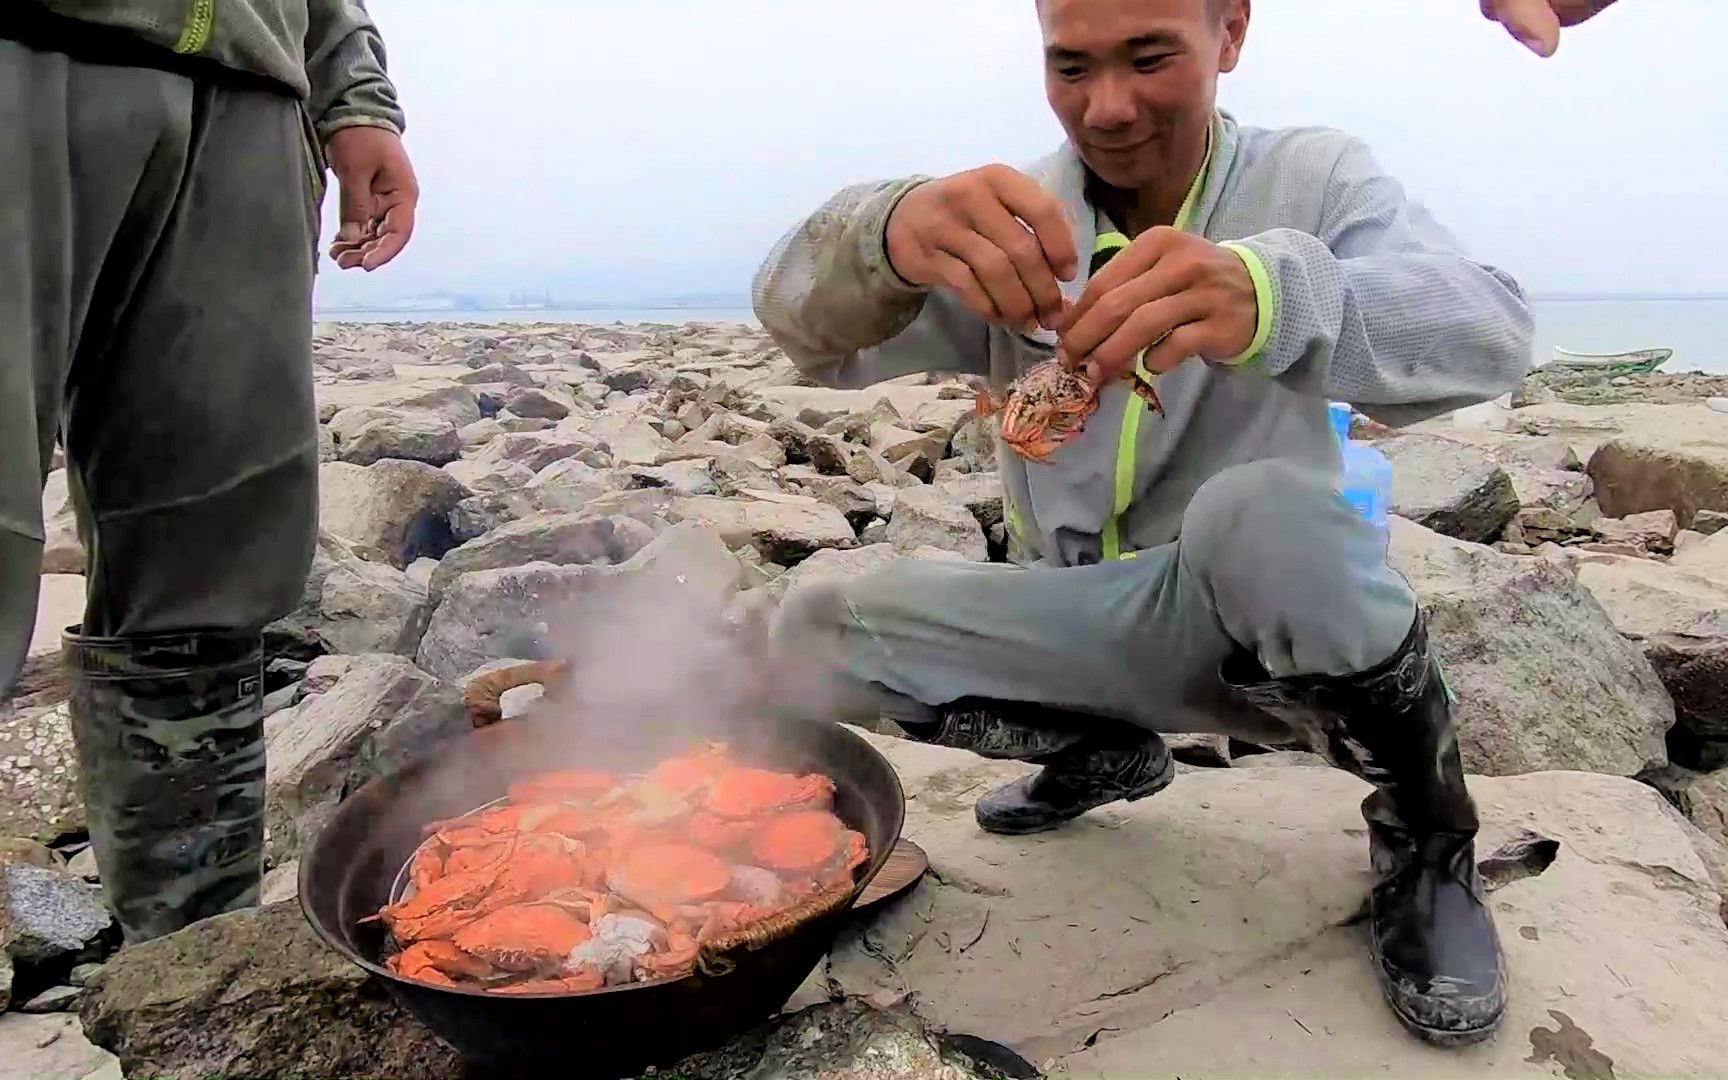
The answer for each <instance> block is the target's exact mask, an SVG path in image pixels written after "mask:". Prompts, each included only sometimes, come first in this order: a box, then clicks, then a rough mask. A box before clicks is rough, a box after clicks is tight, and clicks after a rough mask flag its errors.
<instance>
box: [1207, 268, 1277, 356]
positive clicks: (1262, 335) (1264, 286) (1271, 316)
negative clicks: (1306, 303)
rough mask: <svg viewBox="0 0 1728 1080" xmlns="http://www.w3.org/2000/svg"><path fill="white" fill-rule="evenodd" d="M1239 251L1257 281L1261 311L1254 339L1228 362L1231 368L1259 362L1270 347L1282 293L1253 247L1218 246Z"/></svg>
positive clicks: (1255, 295) (1249, 271)
mask: <svg viewBox="0 0 1728 1080" xmlns="http://www.w3.org/2000/svg"><path fill="white" fill-rule="evenodd" d="M1218 246H1219V247H1222V248H1226V249H1228V250H1230V251H1233V252H1235V254H1236V257H1237V258H1239V259H1241V260H1242V265H1243V266H1244V267H1246V268H1247V270H1248V277H1249V278H1251V279H1252V280H1253V282H1254V303H1255V306H1256V307H1257V308H1258V309H1259V314H1258V316H1257V317H1256V319H1255V323H1254V340H1253V341H1252V342H1250V343H1249V345H1248V348H1247V349H1246V350H1245V351H1244V352H1243V353H1242V355H1240V356H1237V357H1234V358H1233V359H1231V360H1228V361H1226V363H1227V364H1229V365H1230V366H1231V367H1247V366H1252V365H1255V364H1257V363H1258V361H1259V360H1260V359H1261V356H1262V354H1263V353H1264V352H1265V350H1266V343H1267V342H1268V341H1271V340H1272V328H1273V325H1274V324H1275V323H1276V322H1277V315H1278V311H1277V308H1278V294H1277V293H1276V292H1274V291H1273V289H1272V275H1271V274H1269V273H1268V272H1267V271H1266V264H1265V262H1263V261H1262V260H1261V258H1260V256H1259V255H1258V254H1256V253H1255V251H1254V249H1253V248H1250V247H1248V246H1246V245H1244V244H1237V243H1224V244H1220V245H1218Z"/></svg>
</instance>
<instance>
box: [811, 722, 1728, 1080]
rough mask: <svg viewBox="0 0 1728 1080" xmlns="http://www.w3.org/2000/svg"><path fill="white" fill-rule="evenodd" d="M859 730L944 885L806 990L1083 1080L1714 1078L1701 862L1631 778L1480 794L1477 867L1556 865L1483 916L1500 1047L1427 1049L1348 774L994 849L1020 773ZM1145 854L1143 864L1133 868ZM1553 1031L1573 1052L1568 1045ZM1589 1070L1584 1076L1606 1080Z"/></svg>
mask: <svg viewBox="0 0 1728 1080" xmlns="http://www.w3.org/2000/svg"><path fill="white" fill-rule="evenodd" d="M865 737H866V738H867V739H869V740H870V741H871V743H872V744H873V745H875V746H877V747H878V748H879V749H880V750H881V751H882V752H883V753H884V754H885V755H887V756H888V758H889V760H890V761H891V762H892V763H893V765H894V767H895V771H896V772H897V773H898V775H899V777H900V781H901V783H902V785H903V786H904V787H905V789H906V794H907V802H906V815H907V818H906V828H905V832H906V835H908V836H910V837H913V838H915V839H916V840H917V842H918V844H919V845H920V846H921V847H923V848H924V850H925V851H926V852H927V853H928V855H929V858H930V862H931V866H932V871H933V872H932V873H931V874H929V875H926V877H925V878H924V879H923V881H922V882H920V883H919V884H918V885H917V886H916V887H915V889H914V891H913V892H911V893H910V894H909V895H907V896H906V897H905V898H904V899H902V900H898V901H895V902H893V903H890V904H887V905H884V907H883V909H882V911H881V912H880V914H878V915H876V916H874V917H872V918H870V919H867V920H859V921H858V922H857V923H855V924H854V925H853V926H852V927H851V928H850V929H849V930H848V931H846V932H845V933H844V934H843V935H842V937H841V939H840V940H839V942H838V943H837V944H836V947H835V949H834V950H833V952H832V955H831V960H830V962H829V963H828V964H827V965H826V966H825V967H824V968H823V969H822V970H819V971H818V972H816V973H815V974H814V976H813V977H812V979H811V980H810V982H809V983H807V984H806V990H805V991H803V992H801V996H802V994H803V993H805V992H814V993H815V994H817V995H822V994H825V993H827V992H828V990H829V988H830V987H832V988H833V989H834V990H835V991H836V992H840V993H847V994H853V995H859V996H868V995H872V994H883V995H888V996H897V995H902V994H905V993H906V992H907V991H909V990H910V991H915V992H916V994H917V998H916V1000H917V1003H918V1013H919V1016H920V1018H921V1019H922V1020H924V1021H925V1022H927V1023H929V1024H930V1025H932V1026H933V1027H934V1028H936V1029H938V1030H948V1031H962V1032H968V1033H971V1034H974V1035H977V1036H980V1037H983V1038H987V1039H994V1040H997V1041H1000V1042H1003V1043H1006V1044H1008V1045H1009V1046H1010V1047H1011V1048H1012V1049H1014V1050H1015V1051H1017V1052H1018V1053H1019V1054H1020V1055H1022V1056H1023V1057H1024V1058H1026V1059H1027V1060H1029V1061H1033V1062H1038V1063H1041V1064H1043V1066H1044V1068H1045V1071H1047V1072H1049V1073H1051V1074H1052V1075H1062V1076H1066V1077H1085V1078H1088V1080H1106V1078H1107V1080H1120V1078H1126V1077H1154V1076H1157V1077H1171V1076H1195V1077H1200V1076H1218V1077H1224V1076H1243V1077H1247V1076H1254V1077H1260V1076H1293V1075H1302V1076H1367V1075H1376V1076H1411V1077H1414V1076H1421V1077H1446V1078H1449V1080H1466V1078H1470V1080H1474V1078H1479V1077H1486V1076H1525V1075H1535V1076H1542V1075H1547V1073H1549V1072H1552V1073H1554V1074H1555V1075H1558V1074H1559V1073H1560V1072H1561V1071H1562V1066H1561V1065H1559V1064H1555V1063H1554V1062H1552V1061H1551V1060H1550V1054H1548V1053H1545V1052H1544V1050H1543V1048H1544V1047H1547V1048H1549V1049H1550V1050H1557V1051H1558V1052H1560V1053H1561V1055H1562V1058H1563V1060H1564V1061H1567V1062H1573V1063H1587V1062H1590V1061H1595V1060H1598V1059H1596V1058H1593V1057H1591V1056H1590V1053H1591V1051H1592V1050H1593V1051H1594V1053H1596V1054H1599V1055H1601V1056H1602V1057H1603V1058H1607V1059H1611V1060H1612V1061H1613V1069H1614V1070H1615V1075H1618V1076H1675V1075H1706V1074H1712V1073H1714V1072H1715V1071H1717V1070H1716V1063H1717V1062H1721V1061H1728V1027H1724V1025H1723V1024H1722V1023H1721V1007H1720V1004H1719V1001H1720V996H1721V995H1720V990H1719V989H1717V988H1718V987H1719V986H1720V983H1721V972H1722V971H1723V970H1728V926H1725V925H1724V923H1723V920H1722V915H1721V913H1720V910H1719V909H1720V905H1721V902H1722V897H1721V894H1720V891H1719V888H1718V886H1717V885H1716V884H1715V882H1714V881H1713V880H1712V877H1711V871H1710V867H1709V864H1708V863H1707V862H1706V851H1707V849H1711V848H1714V845H1711V844H1710V843H1709V841H1708V840H1707V839H1706V838H1705V837H1703V836H1702V835H1701V834H1700V833H1699V832H1698V830H1697V829H1696V828H1694V827H1693V826H1691V825H1690V824H1689V823H1687V822H1686V821H1685V820H1684V819H1683V818H1682V817H1681V816H1680V815H1679V814H1677V813H1675V812H1674V811H1673V810H1672V808H1670V807H1668V806H1667V805H1666V804H1665V803H1664V802H1663V800H1662V798H1661V797H1660V796H1659V795H1657V794H1656V793H1655V792H1654V791H1651V790H1650V789H1649V788H1647V787H1645V786H1644V785H1642V784H1639V783H1636V782H1634V781H1632V780H1627V779H1622V778H1618V777H1609V776H1594V775H1588V774H1582V773H1572V772H1562V773H1543V774H1538V775H1529V776H1518V777H1504V778H1476V777H1473V778H1471V780H1470V787H1471V791H1472V793H1473V794H1474V795H1475V797H1476V800H1477V804H1478V806H1479V807H1480V809H1481V813H1482V817H1483V830H1482V835H1481V836H1480V838H1479V840H1478V843H1477V854H1478V858H1481V859H1486V858H1488V857H1489V856H1490V855H1491V854H1493V853H1494V852H1495V851H1496V850H1497V849H1499V848H1500V847H1501V846H1502V845H1504V844H1506V843H1507V842H1508V841H1511V840H1514V839H1516V838H1518V837H1519V836H1520V835H1521V834H1523V833H1524V832H1525V831H1526V830H1528V831H1529V832H1533V833H1535V834H1537V835H1539V836H1541V837H1544V838H1548V839H1551V840H1553V841H1555V842H1556V843H1557V845H1558V850H1557V854H1556V857H1555V858H1554V860H1553V862H1552V863H1551V864H1549V865H1547V867H1546V868H1545V869H1541V870H1540V872H1539V873H1536V874H1534V875H1533V876H1528V877H1524V878H1522V879H1513V880H1509V881H1505V883H1497V884H1496V886H1495V887H1494V888H1493V891H1492V892H1491V893H1490V894H1489V897H1488V903H1489V904H1490V906H1491V908H1492V911H1493V914H1494V917H1495V919H1496V921H1497V923H1498V925H1499V927H1500V934H1501V939H1502V942H1503V946H1504V948H1505V950H1506V966H1507V972H1508V977H1509V979H1510V983H1509V986H1508V991H1507V997H1508V1001H1509V1011H1508V1015H1507V1017H1506V1021H1505V1030H1504V1033H1503V1034H1502V1035H1501V1036H1500V1037H1499V1038H1498V1039H1495V1040H1492V1041H1489V1042H1486V1043H1483V1044H1480V1045H1477V1046H1473V1047H1468V1048H1462V1049H1454V1050H1446V1051H1438V1050H1434V1049H1432V1048H1429V1047H1426V1046H1424V1045H1423V1044H1422V1043H1420V1042H1418V1041H1417V1040H1415V1039H1413V1038H1411V1037H1410V1035H1409V1034H1408V1033H1407V1032H1406V1031H1405V1030H1404V1029H1403V1028H1402V1027H1401V1026H1400V1025H1399V1023H1398V1021H1397V1020H1396V1019H1395V1017H1394V1016H1393V1014H1392V1012H1391V1010H1390V1009H1388V1008H1387V1006H1386V1004H1385V1001H1384V999H1383V997H1382V995H1381V994H1380V992H1379V990H1378V988H1377V987H1376V985H1375V982H1374V973H1373V966H1372V964H1371V963H1370V962H1369V958H1368V955H1367V946H1366V942H1365V939H1364V937H1363V935H1362V930H1361V927H1360V925H1359V923H1358V913H1359V912H1360V911H1361V910H1362V908H1363V906H1364V904H1365V902H1366V899H1367V895H1368V890H1369V867H1368V857H1367V856H1368V853H1367V843H1366V841H1365V839H1364V837H1363V824H1362V818H1361V813H1360V809H1359V804H1360V801H1361V798H1362V796H1363V795H1364V794H1365V793H1366V792H1367V791H1368V786H1367V785H1366V784H1364V783H1362V782H1361V781H1359V780H1357V779H1356V778H1355V777H1352V776H1349V775H1348V774H1345V773H1343V772H1341V771H1339V770H1335V769H1303V770H1299V771H1297V772H1290V771H1287V770H1284V769H1258V768H1247V769H1205V770H1199V771H1194V772H1189V773H1185V774H1184V775H1182V776H1179V777H1178V778H1177V780H1176V783H1175V784H1173V785H1172V786H1171V787H1170V789H1169V790H1167V791H1165V792H1164V793H1163V794H1161V795H1159V796H1158V798H1156V799H1149V800H1145V801H1143V802H1137V803H1126V804H1117V805H1114V806H1111V807H1109V808H1106V809H1102V810H1098V811H1094V812H1093V813H1092V814H1089V815H1087V816H1086V817H1084V818H1082V819H1080V820H1079V821H1077V822H1075V823H1074V824H1073V825H1072V826H1070V827H1068V828H1065V829H1063V830H1061V831H1060V832H1058V833H1051V834H1048V835H1045V836H1040V837H1030V838H1028V837H998V836H991V835H988V834H984V833H980V832H979V831H978V828H977V825H976V824H975V823H974V822H973V821H972V815H971V803H972V801H973V800H974V799H976V798H977V796H978V795H979V794H980V793H981V792H983V791H986V790H988V789H989V788H990V787H992V786H994V785H995V784H998V783H1003V782H1005V781H1007V780H1009V779H1012V778H1015V777H1018V776H1022V775H1025V774H1026V773H1028V772H1030V771H1031V769H1032V767H1031V766H1025V765H1016V764H1005V763H996V762H989V761H984V760H981V759H979V758H977V757H975V756H973V755H970V754H967V753H964V752H960V751H953V750H944V749H941V748H937V747H930V746H924V745H921V744H917V743H912V742H908V741H904V740H897V739H891V738H884V737H879V736H873V735H866V736H865ZM1147 852H1156V853H1157V857H1156V858H1155V859H1143V858H1139V857H1137V855H1136V853H1147ZM1296 852H1300V857H1294V856H1293V853H1296ZM1058 957H1059V958H1061V962H1060V963H1056V962H1055V959H1056V958H1058ZM1033 969H1036V970H1037V972H1038V976H1037V978H1024V979H1021V978H1005V977H1004V973H1005V972H1017V971H1018V972H1025V971H1030V970H1033ZM1582 972H1606V973H1608V974H1605V975H1604V976H1603V977H1602V978H1585V977H1581V975H1580V973H1582ZM1628 983H1630V984H1631V986H1632V987H1634V988H1636V993H1633V992H1631V991H1629V990H1628V989H1627V984H1628ZM1550 1010H1554V1012H1551V1011H1550ZM1556 1012H1557V1013H1559V1014H1562V1015H1564V1016H1565V1017H1567V1018H1569V1023H1562V1022H1561V1021H1559V1020H1557V1019H1556V1016H1555V1013H1556ZM1556 1028H1562V1029H1567V1030H1570V1031H1572V1034H1571V1036H1569V1037H1568V1038H1566V1039H1562V1040H1560V1041H1558V1042H1556V1041H1554V1029H1556ZM1590 1040H1593V1041H1594V1045H1593V1047H1592V1046H1591V1044H1590ZM1531 1057H1535V1058H1537V1062H1536V1063H1529V1062H1527V1061H1526V1059H1527V1058H1531ZM1586 1068H1587V1069H1589V1070H1593V1071H1578V1070H1576V1069H1575V1073H1576V1075H1579V1076H1585V1075H1589V1076H1596V1077H1605V1076H1607V1075H1608V1074H1607V1072H1606V1071H1604V1070H1603V1069H1602V1068H1600V1067H1599V1066H1596V1065H1587V1066H1586Z"/></svg>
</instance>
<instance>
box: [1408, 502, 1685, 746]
mask: <svg viewBox="0 0 1728 1080" xmlns="http://www.w3.org/2000/svg"><path fill="white" fill-rule="evenodd" d="M1390 557H1391V562H1392V565H1393V567H1394V568H1395V569H1397V570H1398V571H1400V572H1401V573H1403V574H1404V575H1405V577H1407V578H1408V579H1409V581H1410V584H1411V585H1412V586H1413V587H1414V588H1415V590H1416V593H1417V595H1418V597H1419V599H1420V600H1421V602H1422V603H1423V605H1424V606H1425V607H1426V609H1427V611H1428V613H1429V617H1430V620H1431V623H1430V625H1431V627H1432V635H1433V641H1434V645H1435V647H1436V649H1437V650H1438V652H1439V655H1440V660H1441V662H1442V664H1443V665H1444V666H1445V669H1446V677H1447V681H1448V682H1449V684H1450V685H1451V687H1452V689H1453V690H1454V691H1455V692H1456V694H1457V696H1458V720H1459V736H1458V743H1459V748H1460V750H1461V751H1462V753H1463V755H1464V763H1465V766H1466V768H1468V769H1469V770H1470V771H1472V772H1478V773H1485V774H1488V775H1506V774H1510V773H1522V772H1535V771H1539V770H1543V769H1577V770H1582V771H1588V772H1602V773H1614V774H1618V775H1621V776H1632V775H1635V774H1637V773H1639V772H1642V771H1643V770H1645V769H1647V768H1649V767H1651V766H1654V765H1661V764H1664V763H1665V762H1666V761H1667V757H1666V751H1665V749H1664V738H1665V736H1666V735H1667V733H1668V729H1669V728H1671V727H1673V726H1674V706H1673V703H1672V702H1671V701H1670V699H1669V697H1668V692H1667V691H1666V690H1665V689H1664V688H1663V686H1662V682H1661V680H1660V679H1658V678H1657V676H1656V673H1655V671H1654V670H1652V669H1651V667H1650V662H1649V661H1648V660H1647V659H1645V658H1644V655H1643V653H1642V652H1641V651H1640V650H1639V649H1638V647H1637V646H1636V645H1634V644H1632V643H1630V642H1628V641H1627V640H1626V639H1625V638H1623V637H1622V636H1621V635H1620V633H1619V632H1618V631H1617V630H1616V629H1615V627H1614V624H1613V622H1612V621H1611V620H1610V619H1609V617H1608V614H1607V613H1606V612H1605V611H1604V610H1603V608H1602V606H1601V604H1599V603H1597V601H1596V600H1595V598H1594V597H1593V596H1591V594H1590V592H1589V591H1588V590H1587V589H1585V588H1584V587H1583V586H1582V585H1581V584H1579V582H1578V580H1577V579H1576V578H1575V577H1573V575H1572V574H1571V573H1569V572H1568V571H1567V570H1566V569H1565V568H1564V567H1561V566H1557V565H1555V564H1553V563H1551V562H1549V561H1547V560H1544V559H1531V558H1519V557H1517V556H1511V555H1502V554H1500V553H1498V552H1496V551H1494V550H1493V549H1491V548H1488V547H1484V546H1482V545H1478V544H1468V543H1463V542H1460V541H1457V540H1452V539H1449V538H1447V537H1443V536H1440V535H1439V534H1437V533H1434V532H1431V531H1429V530H1427V529H1424V528H1422V527H1421V526H1419V525H1415V524H1413V523H1411V522H1408V521H1405V520H1403V519H1401V518H1393V519H1392V547H1391V556H1390Z"/></svg>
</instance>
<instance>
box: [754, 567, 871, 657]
mask: <svg viewBox="0 0 1728 1080" xmlns="http://www.w3.org/2000/svg"><path fill="white" fill-rule="evenodd" d="M851 622H852V614H851V610H850V607H849V605H848V603H847V599H846V585H845V583H844V582H841V581H806V582H803V583H801V584H799V585H797V586H794V587H793V588H792V589H791V590H790V591H789V592H787V593H786V595H785V596H784V597H782V598H781V600H780V607H779V610H778V611H776V612H775V613H774V619H773V622H772V623H771V624H770V625H769V629H768V643H769V653H770V655H771V656H773V657H774V658H775V660H776V662H778V663H784V664H791V665H796V666H804V665H805V664H808V663H811V662H816V663H822V664H828V665H832V664H837V663H839V662H840V661H841V659H842V655H841V651H842V639H843V638H844V637H845V634H846V627H847V625H848V624H849V623H851Z"/></svg>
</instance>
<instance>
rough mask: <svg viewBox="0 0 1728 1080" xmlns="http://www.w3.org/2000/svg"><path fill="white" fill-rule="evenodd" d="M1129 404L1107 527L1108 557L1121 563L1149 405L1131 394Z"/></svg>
mask: <svg viewBox="0 0 1728 1080" xmlns="http://www.w3.org/2000/svg"><path fill="white" fill-rule="evenodd" d="M1127 397H1128V404H1127V406H1126V408H1125V409H1124V411H1123V413H1122V437H1121V438H1120V439H1118V440H1117V442H1116V492H1115V495H1116V497H1115V499H1114V500H1113V502H1112V505H1111V507H1110V518H1109V520H1108V521H1106V522H1105V523H1104V536H1103V538H1102V539H1103V543H1104V557H1105V558H1106V559H1120V558H1123V557H1124V556H1123V554H1122V526H1121V519H1122V515H1123V514H1125V513H1127V512H1128V504H1129V503H1130V502H1132V501H1134V465H1135V459H1136V457H1137V456H1138V455H1137V454H1136V451H1137V450H1138V448H1139V446H1140V415H1141V414H1142V413H1144V412H1145V411H1146V403H1145V402H1143V401H1141V400H1140V395H1139V394H1135V393H1129V394H1128V395H1127Z"/></svg>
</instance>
